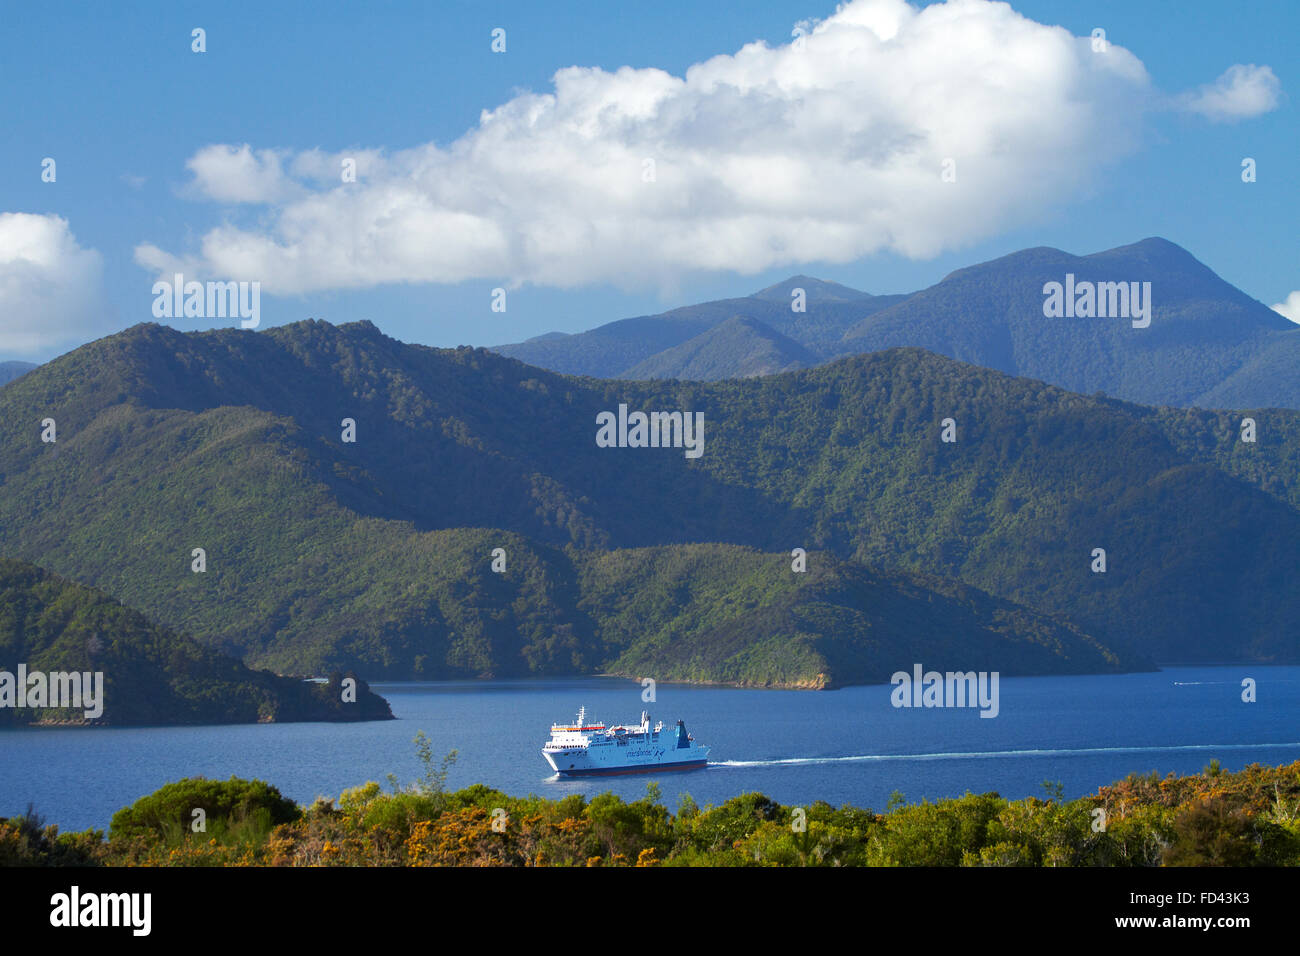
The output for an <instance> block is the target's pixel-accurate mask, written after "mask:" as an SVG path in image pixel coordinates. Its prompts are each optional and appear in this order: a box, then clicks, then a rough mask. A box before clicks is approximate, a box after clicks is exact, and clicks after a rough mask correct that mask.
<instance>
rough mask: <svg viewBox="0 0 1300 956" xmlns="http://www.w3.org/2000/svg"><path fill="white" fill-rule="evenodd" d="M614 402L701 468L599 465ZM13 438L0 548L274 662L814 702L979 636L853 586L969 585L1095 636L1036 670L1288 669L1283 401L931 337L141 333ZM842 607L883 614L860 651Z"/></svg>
mask: <svg viewBox="0 0 1300 956" xmlns="http://www.w3.org/2000/svg"><path fill="white" fill-rule="evenodd" d="M620 404H626V405H627V406H628V408H629V409H631V410H638V409H639V410H646V411H652V410H674V409H675V410H681V411H690V412H698V413H702V414H703V417H704V423H705V424H704V445H703V454H702V455H701V456H700V457H698V458H689V457H687V456H686V454H685V453H684V450H683V449H680V448H603V447H598V446H597V443H596V441H595V437H596V431H597V427H596V417H597V414H598V413H600V412H603V411H615V410H617V408H618V406H619V405H620ZM1247 415H1249V416H1250V417H1253V418H1254V419H1255V420H1256V423H1257V435H1258V440H1257V441H1256V442H1254V443H1246V442H1242V441H1240V440H1239V439H1240V425H1241V420H1242V418H1243V417H1246V416H1247ZM47 417H48V418H54V419H55V420H56V421H57V428H58V433H57V434H58V438H57V442H56V443H53V444H50V443H45V442H42V441H41V438H40V436H41V422H42V420H43V419H45V418H47ZM948 418H951V419H952V420H953V425H952V431H953V432H954V434H955V437H956V441H955V442H953V443H945V442H943V441H941V434H942V431H943V424H942V423H943V421H944V419H948ZM344 419H352V420H354V422H355V435H356V441H355V442H345V441H343V431H344V426H343V424H342V423H343V420H344ZM0 441H2V442H3V445H2V447H3V448H4V464H3V480H4V494H3V495H0V549H3V550H5V551H7V552H8V553H10V554H14V555H18V556H21V557H23V558H26V559H28V560H35V561H39V562H40V563H42V564H44V565H46V566H48V567H51V568H52V569H54V570H57V571H58V572H60V573H62V574H66V575H68V576H71V577H73V578H76V579H77V580H81V581H85V582H87V583H92V584H95V585H96V586H99V587H101V588H103V589H104V590H106V591H108V592H109V593H111V594H113V595H114V596H115V597H118V598H120V599H122V600H124V601H127V602H129V603H131V604H132V605H134V606H138V607H140V608H142V609H144V610H146V611H147V612H148V613H150V614H151V615H154V616H156V617H157V618H158V619H160V620H162V621H164V622H165V623H167V624H169V625H171V626H175V627H179V628H182V629H183V630H185V631H186V632H187V633H191V634H193V635H195V636H196V637H199V638H201V639H203V640H205V641H208V642H213V643H216V644H217V645H218V646H221V647H226V648H230V649H237V650H238V651H240V652H242V653H244V654H246V655H248V659H249V660H250V661H253V662H259V663H266V664H274V666H276V667H277V668H279V669H282V670H284V669H289V670H292V669H303V670H319V669H320V668H321V667H322V666H341V665H346V666H357V667H359V668H368V669H363V670H362V673H365V674H367V675H369V676H380V675H383V676H415V675H419V676H450V675H465V674H487V673H494V674H498V675H502V674H507V673H511V674H513V673H574V672H590V671H592V670H600V669H602V668H606V667H611V668H613V669H615V670H619V671H625V670H626V671H628V672H630V671H631V670H632V669H633V668H634V667H635V668H637V669H642V670H644V672H645V673H652V671H653V669H654V668H656V667H658V668H664V669H672V673H674V674H677V675H679V676H689V677H691V678H692V679H735V680H738V681H740V682H747V683H759V684H762V683H773V684H787V685H793V684H799V685H803V684H807V685H816V684H817V683H818V682H819V681H821V682H824V683H829V684H834V683H846V682H849V681H855V680H860V679H865V678H866V677H867V676H868V675H873V676H872V677H871V679H876V676H874V675H878V674H879V673H880V671H881V670H882V669H885V668H887V669H888V670H889V671H892V670H896V669H898V667H897V666H895V662H896V661H898V660H900V659H902V660H904V663H905V664H907V665H910V664H911V663H912V661H913V660H915V659H916V658H915V657H914V656H909V655H913V654H914V653H915V648H916V647H917V645H916V644H915V643H909V641H911V642H915V641H918V640H919V641H922V642H923V643H924V646H928V647H932V648H935V649H936V650H938V651H943V652H945V653H946V654H947V656H948V657H951V658H954V659H955V658H956V657H958V656H961V655H959V654H958V653H957V651H958V650H959V649H961V648H963V647H968V646H975V645H970V644H968V643H967V639H966V638H964V637H962V636H960V634H959V633H958V631H957V630H955V629H953V628H945V626H944V624H943V621H942V620H940V619H937V618H934V619H928V620H925V621H924V622H923V623H922V624H920V625H917V626H915V627H913V626H912V624H911V623H909V622H912V621H914V620H915V618H911V617H908V616H907V615H903V614H901V613H900V614H898V615H894V616H892V617H889V618H888V619H886V618H883V617H875V618H873V617H872V615H873V614H875V613H876V612H877V611H878V610H879V609H880V608H882V607H893V608H895V609H896V610H897V609H901V608H902V607H903V606H904V605H903V603H893V604H891V603H890V602H889V601H886V600H884V599H883V598H882V597H881V595H882V593H883V592H882V591H880V590H879V589H877V590H876V591H874V592H872V591H871V590H870V589H868V588H866V587H865V585H860V584H858V583H854V582H855V581H860V580H865V579H859V578H855V577H854V575H858V574H863V575H877V580H879V581H881V582H884V583H883V584H880V585H879V587H882V588H887V589H893V591H891V594H892V593H893V592H896V591H898V590H900V589H905V588H913V589H915V591H916V593H918V594H921V595H922V596H921V597H919V598H918V600H920V601H922V602H924V601H935V600H937V599H935V598H931V597H926V596H924V594H923V592H932V593H935V594H939V593H942V590H943V587H948V586H949V584H948V583H946V582H957V581H959V582H962V583H964V584H965V585H967V586H974V587H975V588H978V589H981V590H983V591H985V592H988V593H989V594H991V595H992V596H994V597H996V598H999V599H1001V600H1003V601H1011V602H1016V603H1018V604H1020V605H1024V606H1025V607H1022V608H1020V609H1019V611H1018V612H1016V613H1020V612H1023V614H1024V615H1028V614H1032V613H1034V612H1036V613H1037V615H1039V616H1036V617H1035V618H1034V620H1035V621H1036V622H1037V623H1035V624H1034V625H1033V626H1032V627H1031V626H1027V625H1026V626H1016V627H1012V628H1011V631H1008V632H1005V633H1006V636H1007V638H1008V639H1009V640H1011V641H1013V642H1017V641H1019V642H1021V643H1022V644H1023V642H1024V641H1026V640H1029V641H1030V643H1033V641H1032V640H1031V639H1029V638H1028V636H1027V635H1028V634H1029V633H1031V632H1035V631H1036V632H1038V633H1040V634H1042V633H1046V632H1045V631H1044V630H1043V627H1045V624H1044V619H1042V618H1041V617H1040V616H1041V615H1050V616H1052V617H1053V618H1055V619H1056V620H1057V621H1059V622H1065V621H1068V622H1070V625H1069V626H1070V627H1073V628H1074V629H1075V630H1074V631H1073V633H1075V634H1077V635H1088V640H1089V641H1091V642H1093V643H1092V645H1091V646H1093V647H1094V650H1093V651H1090V652H1088V653H1084V652H1083V651H1082V647H1083V646H1084V645H1082V644H1080V645H1078V648H1079V649H1078V650H1077V651H1075V650H1069V649H1067V647H1066V645H1067V644H1070V641H1067V640H1066V639H1065V637H1064V632H1059V633H1058V638H1059V639H1053V640H1055V641H1056V643H1055V646H1057V647H1059V648H1060V650H1059V651H1053V660H1052V661H1051V662H1050V665H1049V663H1047V662H1043V661H1039V662H1038V663H1032V664H1031V663H1030V662H1028V661H1022V665H1023V666H1025V667H1027V668H1029V669H1030V670H1034V669H1037V670H1038V672H1043V671H1044V670H1045V669H1048V668H1049V666H1050V667H1058V668H1062V669H1071V668H1076V669H1077V668H1084V669H1087V668H1090V667H1093V666H1094V665H1095V666H1096V667H1103V665H1102V664H1100V663H1098V662H1099V661H1101V660H1102V659H1107V660H1109V661H1110V662H1111V663H1108V664H1105V665H1104V666H1142V665H1141V662H1143V661H1145V660H1147V659H1150V658H1152V657H1154V658H1157V659H1163V660H1182V661H1196V660H1223V659H1254V660H1288V661H1294V660H1298V659H1300V645H1298V642H1297V640H1296V638H1295V636H1294V635H1295V634H1296V633H1297V630H1296V626H1297V625H1298V624H1300V586H1298V585H1300V580H1297V578H1298V577H1300V560H1297V559H1298V558H1300V553H1298V549H1300V513H1298V512H1297V505H1298V504H1300V487H1298V484H1297V483H1298V476H1300V461H1298V457H1300V456H1298V452H1297V449H1300V414H1297V413H1294V412H1285V411H1259V410H1256V411H1252V412H1248V413H1227V412H1221V413H1216V412H1203V411H1196V410H1168V409H1166V410H1157V409H1151V408H1145V407H1141V406H1135V405H1128V404H1125V403H1121V402H1116V401H1112V400H1107V399H1101V398H1090V397H1085V396H1081V395H1075V394H1071V393H1069V392H1065V391H1062V390H1060V389H1057V388H1053V387H1050V386H1047V385H1044V384H1043V383H1041V382H1037V381H1032V380H1027V379H1018V378H1012V377H1009V376H1006V375H1003V374H1000V373H997V372H992V371H989V370H986V369H981V368H977V367H974V366H970V365H966V364H963V363H960V362H956V361H953V360H950V359H946V358H943V357H941V356H938V355H935V354H932V353H929V352H925V351H922V350H918V349H897V350H889V351H886V352H882V353H877V354H871V355H863V356H856V357H852V358H849V359H844V360H840V361H838V362H835V363H832V364H830V365H826V366H822V367H820V368H816V369H812V370H805V371H799V372H792V373H786V374H781V375H775V376H770V377H765V378H760V379H751V380H745V381H728V382H718V383H692V382H618V381H602V380H594V379H580V378H568V377H565V376H560V375H557V374H554V373H550V372H546V371H543V370H540V369H537V368H532V367H528V366H525V365H522V364H520V363H518V362H515V361H511V360H508V359H505V358H502V357H501V356H498V355H495V354H493V353H491V352H488V351H485V350H473V349H455V350H438V349H430V348H425V347H421V346H410V345H405V344H402V343H400V342H397V341H395V340H393V339H390V338H387V337H385V336H384V335H382V334H381V333H380V332H379V331H378V330H377V329H376V328H375V327H374V326H373V325H370V324H369V323H355V324H349V325H344V326H337V327H336V326H332V325H329V324H328V323H324V322H304V323H297V324H295V325H292V326H285V327H281V328H276V329H271V330H268V331H266V332H259V333H247V332H241V331H237V330H229V331H216V332H205V333H189V334H185V333H180V332H177V331H175V330H172V329H169V328H164V327H161V326H156V325H143V326H136V327H134V328H132V329H129V330H127V331H125V332H123V333H121V334H119V335H116V336H112V337H109V338H107V339H103V340H100V341H98V342H95V343H92V344H90V345H87V346H85V347H83V348H81V349H78V350H76V351H74V352H72V353H69V354H68V355H65V356H62V357H60V358H59V359H56V360H54V361H53V362H50V363H48V364H47V365H45V366H42V367H41V368H40V369H38V370H36V371H34V372H32V373H30V374H29V375H26V376H24V377H23V378H22V379H20V380H18V381H17V382H14V383H12V384H11V385H10V386H6V387H5V389H4V390H3V391H0ZM683 545H694V546H696V547H697V549H698V548H703V550H697V551H695V552H693V553H692V552H691V551H689V549H683V548H681V547H680V546H683ZM722 545H731V546H735V547H733V548H732V549H725V548H722V547H720V546H722ZM705 546H708V547H705ZM196 547H203V548H204V549H205V550H206V555H207V570H206V571H205V572H204V573H193V572H192V571H191V552H192V549H194V548H196ZM664 547H669V551H668V552H666V553H665V552H656V551H647V550H645V549H655V548H664ZM495 548H501V549H503V551H504V555H505V561H506V564H505V571H504V572H503V573H495V572H493V571H492V570H491V563H492V561H493V557H492V551H493V549H495ZM795 548H802V549H805V550H806V551H807V552H809V572H808V573H806V574H805V575H798V574H795V573H794V572H793V571H791V570H790V567H791V551H792V550H793V549H795ZM1098 548H1101V549H1104V550H1105V552H1106V561H1107V565H1106V571H1105V572H1104V573H1094V572H1093V571H1092V567H1093V566H1094V564H1095V560H1096V558H1095V556H1094V551H1095V550H1096V549H1098ZM611 549H624V550H625V549H632V550H631V551H630V552H628V553H629V556H628V558H627V559H626V560H627V562H630V563H626V564H621V563H619V562H611V560H610V558H609V551H610V550H611ZM650 555H656V556H657V557H656V558H655V560H653V561H652V560H650V557H649V556H650ZM836 562H839V563H844V564H845V566H846V567H847V568H848V570H846V571H844V574H845V575H846V578H845V580H846V581H848V582H849V583H848V584H847V585H844V586H837V587H836V588H833V589H831V590H832V591H833V592H834V593H833V595H832V597H831V599H829V600H827V599H825V597H824V595H825V594H826V593H827V592H825V591H819V590H818V589H819V588H823V587H825V580H826V579H825V578H819V577H818V576H817V575H815V574H814V573H813V571H814V569H820V571H821V572H825V573H828V574H829V573H832V571H833V569H834V568H837V567H838V566H839V565H838V564H837V563H836ZM629 566H631V567H639V570H638V571H637V572H636V573H635V574H626V572H625V569H626V567H629ZM688 566H689V567H690V568H691V573H690V574H684V573H681V572H680V570H676V571H675V570H674V569H681V568H683V567H688ZM855 568H856V569H859V570H856V571H855V570H853V569H855ZM774 572H780V573H779V574H778V573H774ZM834 573H837V574H838V573H840V572H838V571H834ZM918 574H919V575H924V576H929V577H928V578H916V577H915V575H918ZM620 575H624V576H623V577H620ZM909 576H910V577H909ZM926 580H930V581H932V582H933V581H936V580H937V581H941V582H943V586H942V587H940V586H931V585H930V584H926V583H924V581H926ZM795 582H798V584H797V585H796V584H795ZM616 585H617V586H616ZM953 586H955V585H953ZM791 587H797V589H798V591H797V593H798V594H799V595H801V596H800V597H799V598H798V599H790V597H789V595H790V593H791V592H790V588H791ZM629 594H635V595H637V599H638V601H639V603H636V602H633V605H631V606H632V607H634V611H632V612H630V611H629V607H630V605H629V604H628V600H629ZM791 600H793V603H791ZM971 600H972V602H973V603H972V607H973V606H974V604H978V603H979V601H980V600H982V599H977V598H972V599H971ZM783 601H784V602H786V603H785V604H784V605H782V604H781V602H783ZM811 605H817V606H818V607H817V608H812V607H811ZM823 605H827V606H829V607H831V608H833V609H835V610H833V611H831V612H829V613H825V614H823V613H821V611H820V610H819V609H820V608H821V606H823ZM844 608H849V609H850V610H855V611H861V612H863V616H861V617H859V618H857V619H856V620H857V623H856V624H855V625H854V626H853V627H852V628H850V629H849V630H848V631H847V632H846V633H847V634H848V637H847V638H846V640H848V641H849V643H850V645H851V647H850V648H849V652H848V653H839V651H838V650H835V649H831V648H830V646H829V645H828V644H827V643H826V642H827V641H830V640H832V639H833V638H834V636H835V635H836V634H837V633H839V632H840V629H841V628H843V627H844V626H845V624H844V621H845V620H846V618H845V617H844V614H843V613H842V609H844ZM1026 608H1027V609H1028V610H1026ZM966 620H967V621H968V623H969V624H970V625H971V626H972V627H974V626H976V624H975V622H977V621H984V622H985V623H986V624H987V623H988V622H989V621H991V620H992V618H991V617H990V616H989V613H985V612H977V611H975V610H972V613H971V615H970V617H969V618H968V619H966ZM1020 620H1021V621H1022V622H1023V621H1027V620H1028V618H1027V617H1024V616H1021V618H1020ZM810 622H812V623H810ZM1060 626H1066V625H1060ZM909 628H910V630H909ZM966 633H971V632H970V630H969V628H968V629H967V631H966ZM728 642H730V643H728ZM1048 643H1049V644H1050V643H1052V642H1051V641H1049V642H1048ZM643 647H659V648H661V650H662V653H659V654H658V655H657V656H656V655H651V656H638V654H639V653H640V649H641V648H643ZM809 647H811V648H812V651H811V652H810V651H809ZM868 647H874V648H875V651H873V653H874V654H875V656H874V657H870V659H868V655H866V654H865V652H864V651H863V650H862V649H863V648H868ZM1098 648H1099V650H1098ZM841 649H842V648H841ZM1003 653H1005V655H1006V657H1007V659H1011V658H1012V657H1013V655H1011V654H1010V652H1006V651H1004V652H1003ZM837 654H838V656H837ZM855 655H856V656H855ZM1090 655H1091V660H1092V661H1093V663H1092V664H1087V665H1085V664H1082V663H1080V662H1082V661H1083V660H1084V659H1085V658H1089V657H1090ZM968 656H969V655H968ZM995 656H996V654H995ZM925 659H926V660H927V661H928V660H929V659H930V658H929V656H927V657H926V658H925ZM1067 660H1068V661H1072V662H1073V663H1069V664H1066V663H1062V662H1063V661H1067ZM620 661H621V662H622V663H623V664H626V667H624V666H622V665H621V664H620V663H619V662H620ZM835 661H838V664H836V665H835V666H832V665H833V663H834V662H835ZM846 662H856V663H846ZM1115 662H1119V663H1118V665H1116V664H1115ZM836 667H838V668H839V670H837V669H836ZM818 675H822V676H821V677H819V676H818ZM652 676H654V675H653V674H652Z"/></svg>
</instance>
